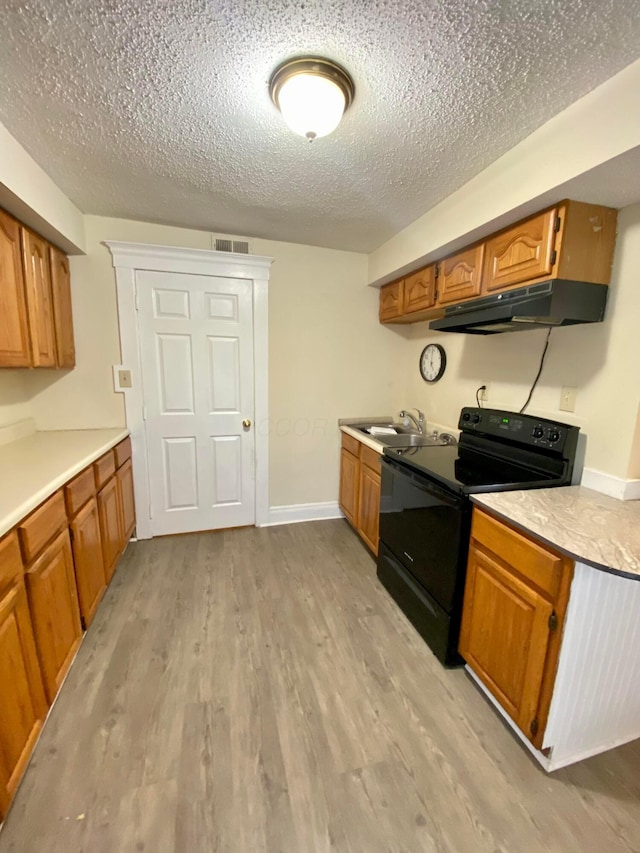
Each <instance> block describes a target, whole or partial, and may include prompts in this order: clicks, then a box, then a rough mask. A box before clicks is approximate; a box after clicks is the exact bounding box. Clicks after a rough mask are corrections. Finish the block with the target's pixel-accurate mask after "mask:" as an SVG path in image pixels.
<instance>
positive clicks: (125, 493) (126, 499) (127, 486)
mask: <svg viewBox="0 0 640 853" xmlns="http://www.w3.org/2000/svg"><path fill="white" fill-rule="evenodd" d="M116 479H117V481H118V500H119V501H120V512H121V516H122V531H121V532H122V541H121V543H120V544H121V548H120V550H122V549H123V548H124V546H125V545H126V544H127V542H128V541H129V539H130V538H131V534H132V533H133V528H134V527H135V526H136V510H135V503H134V496H133V466H132V464H131V460H130V459H127V461H126V462H125V463H124V465H122V467H121V468H118V470H117V471H116Z"/></svg>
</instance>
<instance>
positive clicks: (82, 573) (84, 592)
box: [70, 498, 107, 628]
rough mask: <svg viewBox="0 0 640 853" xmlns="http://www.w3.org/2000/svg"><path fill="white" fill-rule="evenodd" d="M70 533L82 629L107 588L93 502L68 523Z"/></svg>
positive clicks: (89, 621)
mask: <svg viewBox="0 0 640 853" xmlns="http://www.w3.org/2000/svg"><path fill="white" fill-rule="evenodd" d="M70 529H71V539H72V545H73V562H74V565H75V573H76V583H77V586H78V598H79V600H80V613H81V616H82V622H83V625H84V627H85V628H88V627H89V625H90V624H91V620H92V619H93V616H94V614H95V612H96V609H97V607H98V604H100V600H101V598H102V596H103V595H104V591H105V589H106V588H107V578H106V575H105V571H104V560H103V556H102V542H101V540H100V518H99V515H98V504H97V501H96V499H95V498H91V499H90V500H89V502H88V503H86V504H85V505H84V506H83V507H82V509H81V510H80V511H79V512H78V514H77V515H76V517H75V518H74V519H73V520H72V521H71V524H70Z"/></svg>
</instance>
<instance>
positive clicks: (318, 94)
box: [278, 74, 345, 139]
mask: <svg viewBox="0 0 640 853" xmlns="http://www.w3.org/2000/svg"><path fill="white" fill-rule="evenodd" d="M278 106H279V107H280V112H281V113H282V117H283V119H284V120H285V122H286V123H287V124H288V126H289V127H290V128H291V130H293V132H294V133H299V134H300V136H306V137H307V139H315V138H316V137H317V136H327V135H328V134H329V133H332V132H333V131H334V130H335V129H336V127H337V126H338V125H339V124H340V119H341V118H342V115H343V113H344V107H345V98H344V95H343V93H342V91H341V90H340V88H339V86H337V85H336V83H334V82H333V80H329V79H328V78H327V77H318V76H317V75H315V74H296V76H295V77H290V78H289V79H288V80H286V81H285V82H284V84H283V85H282V88H281V89H280V92H279V94H278Z"/></svg>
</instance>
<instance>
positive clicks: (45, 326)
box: [21, 227, 56, 367]
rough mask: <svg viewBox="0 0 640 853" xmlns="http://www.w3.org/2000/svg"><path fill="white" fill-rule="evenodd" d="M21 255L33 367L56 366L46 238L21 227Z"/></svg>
mask: <svg viewBox="0 0 640 853" xmlns="http://www.w3.org/2000/svg"><path fill="white" fill-rule="evenodd" d="M21 231H22V256H23V259H24V275H25V285H26V293H27V308H28V312H29V331H30V333H31V357H32V363H33V366H34V367H55V366H56V346H55V333H54V327H53V308H52V304H51V267H50V266H49V251H48V245H47V243H46V241H45V240H43V239H42V238H41V237H38V236H37V234H34V233H33V232H32V231H29V230H28V229H26V228H24V227H23V228H22V229H21Z"/></svg>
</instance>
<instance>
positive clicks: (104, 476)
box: [93, 450, 116, 491]
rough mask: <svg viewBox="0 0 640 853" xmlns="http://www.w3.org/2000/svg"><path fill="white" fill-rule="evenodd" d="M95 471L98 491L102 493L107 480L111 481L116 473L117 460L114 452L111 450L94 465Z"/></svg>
mask: <svg viewBox="0 0 640 853" xmlns="http://www.w3.org/2000/svg"><path fill="white" fill-rule="evenodd" d="M93 471H94V473H95V476H96V489H98V491H100V489H101V488H102V487H103V486H104V484H105V483H106V482H107V480H109V479H111V477H113V475H114V474H115V473H116V459H115V455H114V452H113V450H109V451H108V452H107V453H105V454H104V456H101V457H100V459H98V461H97V462H94V463H93Z"/></svg>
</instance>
